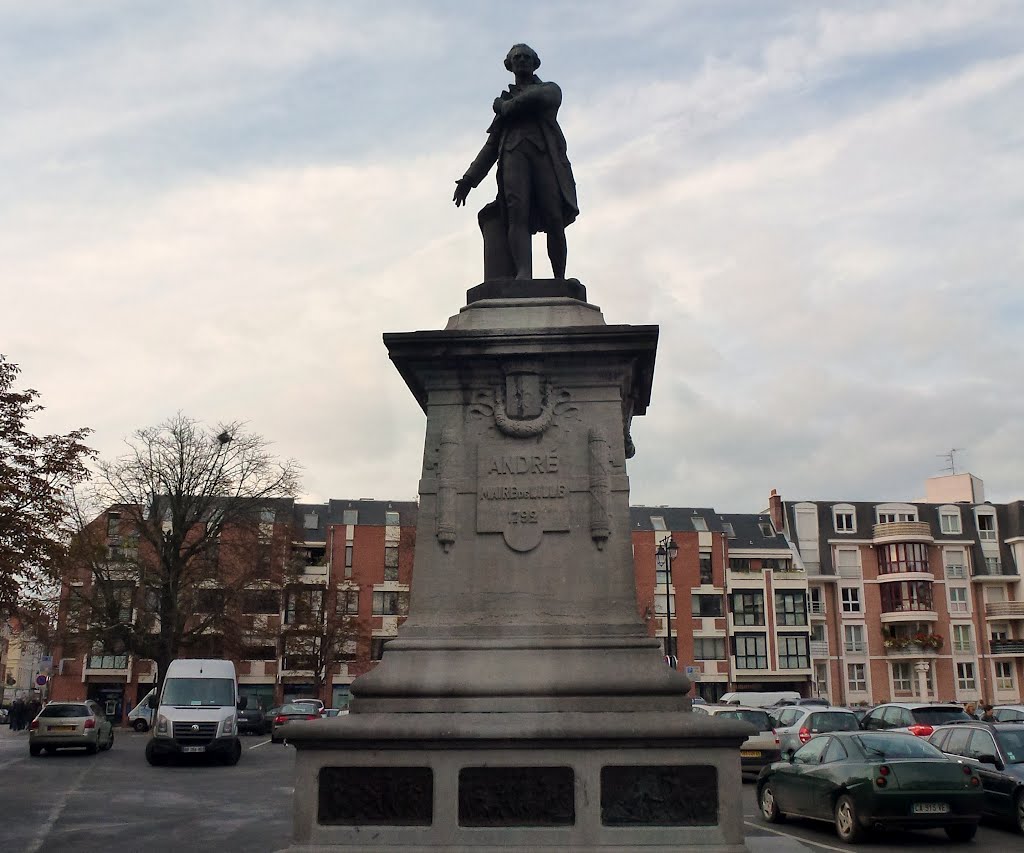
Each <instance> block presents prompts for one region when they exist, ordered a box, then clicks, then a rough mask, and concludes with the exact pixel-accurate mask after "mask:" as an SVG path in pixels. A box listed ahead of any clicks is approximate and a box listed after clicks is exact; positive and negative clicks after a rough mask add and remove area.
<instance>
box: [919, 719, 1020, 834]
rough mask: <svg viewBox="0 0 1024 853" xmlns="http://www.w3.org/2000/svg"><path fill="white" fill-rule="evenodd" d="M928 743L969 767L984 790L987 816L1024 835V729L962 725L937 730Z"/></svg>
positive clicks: (1017, 725) (1007, 726)
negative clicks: (1006, 820) (1009, 825)
mask: <svg viewBox="0 0 1024 853" xmlns="http://www.w3.org/2000/svg"><path fill="white" fill-rule="evenodd" d="M929 742H930V743H932V744H933V745H935V746H936V747H938V748H939V749H941V750H942V752H943V753H944V754H946V755H947V756H949V757H950V758H952V759H954V760H957V761H961V762H964V763H965V764H967V765H969V766H970V767H971V769H973V770H974V772H975V773H977V774H978V778H979V779H981V785H982V787H983V788H984V789H985V814H987V815H991V816H993V817H997V818H1000V819H1003V820H1005V819H1009V820H1011V821H1012V822H1013V824H1014V828H1015V829H1016V830H1017V832H1020V833H1024V725H1021V724H1020V723H982V722H977V723H959V724H957V725H955V726H943V727H942V728H939V729H936V730H935V733H934V734H933V735H932V736H931V737H930V738H929Z"/></svg>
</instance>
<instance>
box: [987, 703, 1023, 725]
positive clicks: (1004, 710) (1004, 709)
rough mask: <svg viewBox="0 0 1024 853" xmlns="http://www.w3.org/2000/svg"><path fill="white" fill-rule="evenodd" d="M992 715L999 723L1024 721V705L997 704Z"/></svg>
mask: <svg viewBox="0 0 1024 853" xmlns="http://www.w3.org/2000/svg"><path fill="white" fill-rule="evenodd" d="M992 716H993V717H995V718H996V722H998V723H1013V722H1024V705H997V706H996V707H995V708H993V709H992Z"/></svg>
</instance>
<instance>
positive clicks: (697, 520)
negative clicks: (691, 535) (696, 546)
mask: <svg viewBox="0 0 1024 853" xmlns="http://www.w3.org/2000/svg"><path fill="white" fill-rule="evenodd" d="M690 523H691V524H693V529H694V530H697V531H699V532H701V533H706V532H707V529H708V523H707V522H706V521H705V520H704V519H703V518H701V517H700V516H699V515H694V516H691V517H690Z"/></svg>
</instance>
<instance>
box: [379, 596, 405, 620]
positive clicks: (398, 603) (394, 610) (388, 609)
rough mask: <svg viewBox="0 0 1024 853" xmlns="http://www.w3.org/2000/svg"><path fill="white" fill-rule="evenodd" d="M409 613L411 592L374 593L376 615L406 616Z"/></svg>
mask: <svg viewBox="0 0 1024 853" xmlns="http://www.w3.org/2000/svg"><path fill="white" fill-rule="evenodd" d="M408 613H409V593H407V592H375V593H374V594H373V615H374V616H405V615H407V614H408Z"/></svg>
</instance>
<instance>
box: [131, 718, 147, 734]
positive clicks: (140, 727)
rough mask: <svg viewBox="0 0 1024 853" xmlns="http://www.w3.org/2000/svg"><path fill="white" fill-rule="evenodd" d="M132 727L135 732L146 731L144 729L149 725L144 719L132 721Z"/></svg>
mask: <svg viewBox="0 0 1024 853" xmlns="http://www.w3.org/2000/svg"><path fill="white" fill-rule="evenodd" d="M132 728H133V729H135V731H137V732H144V731H146V729H148V728H149V726H147V725H146V721H145V720H136V721H135V722H134V723H132Z"/></svg>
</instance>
